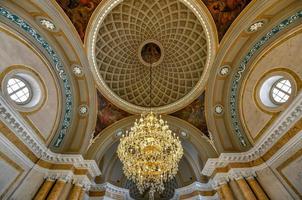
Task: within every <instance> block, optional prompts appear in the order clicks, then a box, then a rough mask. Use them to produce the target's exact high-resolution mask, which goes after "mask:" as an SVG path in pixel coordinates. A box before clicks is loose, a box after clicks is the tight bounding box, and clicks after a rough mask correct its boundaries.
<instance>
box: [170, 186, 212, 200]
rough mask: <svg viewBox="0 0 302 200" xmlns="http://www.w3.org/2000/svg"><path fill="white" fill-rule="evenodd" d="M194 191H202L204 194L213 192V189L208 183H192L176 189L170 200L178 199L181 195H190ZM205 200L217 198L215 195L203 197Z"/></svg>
mask: <svg viewBox="0 0 302 200" xmlns="http://www.w3.org/2000/svg"><path fill="white" fill-rule="evenodd" d="M195 191H204V192H208V191H213V187H212V185H211V184H210V183H209V182H208V183H200V182H194V183H192V184H190V185H188V186H185V187H182V188H178V189H176V190H175V193H174V196H173V198H172V200H176V199H180V197H181V196H182V195H186V194H191V193H193V192H195ZM205 199H217V197H216V196H215V195H214V196H207V197H205Z"/></svg>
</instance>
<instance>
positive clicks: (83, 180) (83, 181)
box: [72, 176, 91, 190]
mask: <svg viewBox="0 0 302 200" xmlns="http://www.w3.org/2000/svg"><path fill="white" fill-rule="evenodd" d="M72 183H73V184H75V185H79V186H80V187H82V188H83V189H85V190H86V189H87V188H88V189H89V188H90V185H91V182H90V180H89V179H88V178H87V177H86V176H74V177H73V180H72Z"/></svg>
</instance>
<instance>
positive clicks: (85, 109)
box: [79, 105, 88, 116]
mask: <svg viewBox="0 0 302 200" xmlns="http://www.w3.org/2000/svg"><path fill="white" fill-rule="evenodd" d="M79 114H80V115H81V116H86V115H87V114H88V106H87V105H81V106H80V107H79Z"/></svg>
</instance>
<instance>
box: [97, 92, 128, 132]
mask: <svg viewBox="0 0 302 200" xmlns="http://www.w3.org/2000/svg"><path fill="white" fill-rule="evenodd" d="M97 95H98V113H97V123H96V127H95V132H94V137H95V136H97V135H98V134H99V133H100V132H101V131H102V130H103V129H105V128H106V127H108V126H110V125H111V124H113V123H114V122H116V121H118V120H120V119H123V118H124V117H128V116H130V114H129V113H127V112H125V111H123V110H121V109H119V108H117V107H116V106H114V105H113V104H112V103H110V102H109V101H108V100H107V99H105V97H103V95H101V93H100V92H97Z"/></svg>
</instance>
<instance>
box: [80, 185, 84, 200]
mask: <svg viewBox="0 0 302 200" xmlns="http://www.w3.org/2000/svg"><path fill="white" fill-rule="evenodd" d="M84 196H85V189H84V188H82V189H81V192H80V196H79V200H83V199H84Z"/></svg>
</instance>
